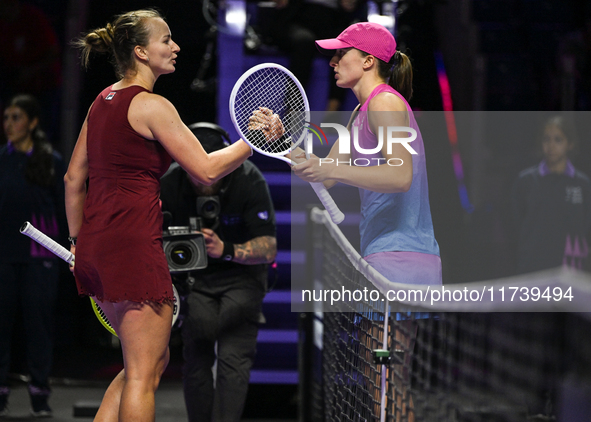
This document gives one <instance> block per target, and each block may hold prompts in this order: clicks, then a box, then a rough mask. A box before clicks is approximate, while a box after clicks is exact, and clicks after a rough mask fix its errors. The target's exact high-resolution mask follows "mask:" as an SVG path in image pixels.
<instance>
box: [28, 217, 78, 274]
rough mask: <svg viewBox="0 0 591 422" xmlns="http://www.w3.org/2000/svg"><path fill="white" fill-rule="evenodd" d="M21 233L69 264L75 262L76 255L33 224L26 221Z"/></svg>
mask: <svg viewBox="0 0 591 422" xmlns="http://www.w3.org/2000/svg"><path fill="white" fill-rule="evenodd" d="M20 232H21V233H22V234H24V235H27V236H29V237H30V238H31V239H33V240H34V241H35V242H37V243H39V244H40V245H41V246H43V247H45V248H46V249H47V250H49V251H50V252H53V253H54V254H55V255H57V256H58V257H60V258H61V259H63V260H64V261H66V262H67V263H68V264H72V262H73V261H74V254H73V253H72V252H70V251H69V250H67V249H66V248H64V247H63V246H62V245H60V244H59V243H57V242H56V241H55V240H53V239H52V238H51V237H49V236H47V235H46V234H45V233H43V232H41V231H39V230H37V229H36V228H35V227H34V226H33V225H32V224H31V223H29V222H28V221H25V224H23V225H22V227H21V229H20Z"/></svg>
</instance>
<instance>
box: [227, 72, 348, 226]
mask: <svg viewBox="0 0 591 422" xmlns="http://www.w3.org/2000/svg"><path fill="white" fill-rule="evenodd" d="M260 107H264V108H267V109H270V110H272V111H273V113H276V114H277V115H278V116H279V118H280V119H281V122H282V123H283V127H284V129H285V132H284V136H282V137H281V138H280V139H278V140H276V141H272V142H269V141H268V140H267V138H266V136H265V134H264V133H263V131H261V130H249V129H248V124H249V118H250V117H251V116H252V113H253V112H254V111H255V110H259V108H260ZM230 117H231V119H232V123H234V127H235V128H236V131H237V132H238V134H239V135H240V137H241V138H242V139H244V140H245V141H246V142H247V143H248V144H249V145H250V146H251V147H252V149H254V150H255V151H257V152H259V153H261V154H263V155H266V156H268V157H273V158H277V159H279V160H283V161H285V162H286V163H288V164H295V163H294V162H292V161H291V160H290V159H289V158H287V157H285V155H286V154H288V153H289V152H290V151H291V150H292V149H293V148H295V147H297V146H298V145H299V144H300V143H301V142H302V141H303V140H304V139H305V138H306V137H307V135H308V127H307V123H308V122H309V120H310V105H309V103H308V98H307V97H306V92H305V91H304V88H303V87H302V84H300V82H299V81H298V80H297V79H296V77H295V76H294V75H293V74H292V73H291V72H290V71H289V70H287V69H286V68H284V67H283V66H281V65H278V64H276V63H263V64H259V65H257V66H254V67H252V68H251V69H249V70H247V71H246V72H245V73H244V74H243V75H242V76H241V77H240V79H238V81H237V82H236V84H235V85H234V88H233V89H232V93H231V94H230ZM310 185H311V186H312V188H313V189H314V191H315V192H316V195H318V198H319V199H320V202H322V205H324V208H326V210H327V211H328V213H329V215H330V218H331V219H332V221H333V222H334V223H335V224H339V223H340V222H342V221H343V219H344V218H345V215H344V214H343V213H342V212H341V211H340V210H339V208H338V207H337V205H336V204H335V202H334V200H333V199H332V197H331V196H330V194H329V193H328V191H327V190H326V187H325V186H324V184H323V183H310Z"/></svg>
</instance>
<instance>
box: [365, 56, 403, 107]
mask: <svg viewBox="0 0 591 422" xmlns="http://www.w3.org/2000/svg"><path fill="white" fill-rule="evenodd" d="M359 51H360V52H361V53H362V54H363V56H364V57H365V56H369V53H366V52H365V51H361V50H359ZM374 57H375V56H374ZM375 59H376V60H377V61H378V76H379V77H380V78H382V79H383V80H385V81H386V82H387V83H388V85H390V86H391V87H392V88H394V89H395V90H396V91H398V92H399V93H400V94H401V95H402V96H403V97H404V99H405V100H406V101H410V99H411V98H412V63H411V62H410V58H409V57H408V56H407V55H406V54H404V53H402V52H401V51H396V53H394V55H393V56H392V58H391V59H390V61H389V62H385V61H383V60H381V59H378V58H377V57H375Z"/></svg>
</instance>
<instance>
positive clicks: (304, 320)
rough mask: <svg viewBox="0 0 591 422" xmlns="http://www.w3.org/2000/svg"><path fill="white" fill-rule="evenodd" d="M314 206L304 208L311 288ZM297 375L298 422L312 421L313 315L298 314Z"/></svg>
mask: <svg viewBox="0 0 591 422" xmlns="http://www.w3.org/2000/svg"><path fill="white" fill-rule="evenodd" d="M313 208H315V206H314V205H308V206H307V207H306V249H305V250H306V281H307V283H309V284H310V286H311V288H313V287H314V286H313V284H314V227H313V226H314V224H315V223H314V221H312V218H311V216H310V215H311V213H312V209H313ZM298 331H299V341H298V352H299V353H298V374H299V383H298V384H299V390H300V391H299V397H300V400H299V404H298V410H299V411H298V421H300V422H308V421H311V420H313V411H312V408H313V403H312V394H313V391H314V389H313V388H312V387H313V386H312V379H313V374H312V368H313V367H314V365H313V364H312V360H313V359H314V313H313V312H300V314H299V316H298Z"/></svg>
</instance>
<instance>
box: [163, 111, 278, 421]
mask: <svg viewBox="0 0 591 422" xmlns="http://www.w3.org/2000/svg"><path fill="white" fill-rule="evenodd" d="M190 128H191V130H192V131H193V133H195V135H196V136H197V138H198V139H199V140H200V142H201V144H202V145H203V148H204V149H205V150H206V151H207V152H208V153H209V152H212V151H217V150H219V149H222V148H224V147H225V146H227V145H228V143H226V142H225V141H224V138H223V137H224V136H225V137H226V138H227V133H225V131H224V130H223V129H222V128H221V127H219V126H217V125H214V124H212V123H196V124H194V125H191V126H190ZM161 186H162V188H161V199H162V210H163V212H165V215H168V213H170V214H172V216H171V217H170V216H169V217H170V218H169V221H168V222H167V221H166V219H165V226H166V227H164V229H167V228H168V226H187V225H189V224H191V219H192V218H193V221H194V220H195V219H194V217H198V220H199V222H200V224H198V225H200V226H201V230H200V231H201V232H202V233H203V235H204V238H205V245H206V249H207V255H208V264H207V267H206V268H203V269H199V270H195V271H191V272H189V273H186V274H184V276H181V275H179V274H173V279H176V280H175V282H176V283H177V287H178V286H179V285H180V286H181V288H179V292H180V293H181V295H183V293H185V294H186V295H188V296H187V297H186V298H184V299H186V300H185V304H184V306H183V307H185V308H188V310H187V309H184V310H182V312H183V313H185V318H184V321H183V323H182V325H181V334H182V338H183V357H184V361H185V362H184V366H183V387H184V395H185V405H186V407H187V413H188V416H189V421H190V422H197V421H204V422H205V421H207V422H210V421H239V420H240V417H241V415H242V410H243V408H244V403H245V399H246V392H247V389H248V383H249V378H250V368H251V367H252V364H253V361H254V357H255V352H256V341H257V334H258V324H259V323H260V322H263V321H264V317H263V315H262V312H261V309H262V302H263V298H264V296H265V293H266V289H267V271H268V264H269V263H272V262H273V261H274V260H275V256H276V253H277V242H276V238H275V231H276V228H275V212H274V210H273V205H272V202H271V197H270V194H269V188H268V186H267V183H266V181H265V179H264V178H263V175H262V174H261V172H260V170H259V169H258V168H257V167H256V166H255V165H254V164H253V163H251V162H250V161H245V162H244V163H243V164H242V165H241V166H240V167H239V168H238V169H237V170H235V171H234V172H233V173H230V174H229V175H228V176H226V177H224V178H223V179H222V180H220V181H219V182H217V183H215V184H213V185H211V186H204V185H201V184H199V183H198V182H197V181H195V180H193V179H191V177H190V176H189V175H188V174H187V173H186V172H185V171H184V170H183V169H182V168H180V167H179V166H176V165H173V166H172V167H171V168H170V170H169V171H168V172H167V173H166V174H165V175H164V176H163V177H162V179H161ZM166 223H168V226H167V224H166ZM183 279H184V280H183ZM183 281H184V284H185V285H184V288H183V286H182V282H183ZM179 283H181V284H179ZM183 290H184V292H183ZM216 343H217V348H216ZM216 353H217V356H216ZM216 357H217V365H216V366H217V370H216V375H215V382H214V374H213V373H212V367H213V366H214V363H215V361H216ZM214 385H215V388H214Z"/></svg>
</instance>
